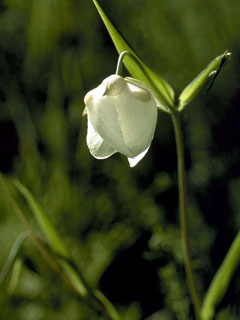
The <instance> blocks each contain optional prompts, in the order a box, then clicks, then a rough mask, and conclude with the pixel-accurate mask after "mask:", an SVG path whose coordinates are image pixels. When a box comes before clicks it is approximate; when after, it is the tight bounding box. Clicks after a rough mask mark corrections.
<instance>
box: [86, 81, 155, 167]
mask: <svg viewBox="0 0 240 320" xmlns="http://www.w3.org/2000/svg"><path fill="white" fill-rule="evenodd" d="M84 102H85V104H86V113H87V115H88V132H87V145H88V148H89V150H90V152H91V154H92V155H93V156H94V157H95V158H97V159H105V158H108V157H110V156H111V155H113V154H114V153H116V152H120V153H122V154H124V155H125V156H127V157H128V161H129V163H130V166H131V167H133V166H135V165H136V164H137V163H138V162H139V161H140V160H141V159H142V158H143V157H144V156H145V154H146V153H147V151H148V149H149V147H150V144H151V141H152V138H153V135H154V132H155V128H156V123H157V101H156V98H155V97H154V95H153V93H152V92H151V90H150V89H149V88H148V87H147V86H146V85H145V84H144V83H143V82H141V81H139V80H137V79H133V78H128V77H127V78H123V77H121V76H119V75H111V76H109V77H108V78H106V79H105V80H103V82H102V83H101V84H100V85H99V86H98V87H97V88H95V89H93V90H91V91H90V92H88V93H87V94H86V96H85V98H84Z"/></svg>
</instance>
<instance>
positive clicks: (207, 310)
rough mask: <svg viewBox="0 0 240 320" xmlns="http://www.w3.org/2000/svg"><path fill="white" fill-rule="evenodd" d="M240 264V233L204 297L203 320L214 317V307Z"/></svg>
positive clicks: (209, 319)
mask: <svg viewBox="0 0 240 320" xmlns="http://www.w3.org/2000/svg"><path fill="white" fill-rule="evenodd" d="M239 263H240V231H239V232H238V234H237V236H236V237H235V239H234V241H233V243H232V245H231V247H230V249H229V251H228V253H227V255H226V257H225V258H224V260H223V262H222V264H221V266H220V268H219V269H218V271H217V273H216V274H215V276H214V278H213V280H212V282H211V284H210V286H209V289H208V291H207V293H206V295H205V298H204V301H203V304H202V308H201V314H202V318H203V320H211V319H213V317H214V313H215V307H216V305H217V304H218V303H219V302H220V301H221V299H222V298H223V296H224V294H225V292H226V291H227V288H228V286H229V283H230V281H231V278H232V275H233V273H234V272H235V271H236V269H237V267H238V266H239Z"/></svg>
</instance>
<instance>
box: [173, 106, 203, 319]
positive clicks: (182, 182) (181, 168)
mask: <svg viewBox="0 0 240 320" xmlns="http://www.w3.org/2000/svg"><path fill="white" fill-rule="evenodd" d="M171 116H172V121H173V127H174V133H175V138H176V148H177V159H178V188H179V211H180V223H181V233H182V241H183V249H184V262H185V270H186V275H187V282H188V287H189V291H190V296H191V299H192V303H193V306H194V311H195V316H196V319H197V320H201V315H200V300H199V298H198V294H197V290H196V285H195V281H194V276H193V270H192V264H191V259H190V246H189V238H188V230H187V192H186V173H185V161H184V145H183V138H182V131H181V123H180V113H179V112H178V111H174V112H172V115H171Z"/></svg>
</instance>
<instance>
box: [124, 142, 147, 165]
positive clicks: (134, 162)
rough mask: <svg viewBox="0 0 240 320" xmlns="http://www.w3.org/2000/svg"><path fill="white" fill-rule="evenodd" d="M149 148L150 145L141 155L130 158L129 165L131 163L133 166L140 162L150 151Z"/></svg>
mask: <svg viewBox="0 0 240 320" xmlns="http://www.w3.org/2000/svg"><path fill="white" fill-rule="evenodd" d="M149 148H150V146H149V147H148V148H147V149H146V150H145V151H143V152H142V153H140V154H139V155H137V156H136V157H134V158H128V162H129V165H130V167H131V168H132V167H135V165H136V164H138V162H139V161H141V160H142V158H143V157H144V156H145V154H146V153H147V152H148V149H149Z"/></svg>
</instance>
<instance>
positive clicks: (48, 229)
mask: <svg viewBox="0 0 240 320" xmlns="http://www.w3.org/2000/svg"><path fill="white" fill-rule="evenodd" d="M15 186H16V187H17V189H18V190H19V192H20V193H21V194H22V195H23V196H24V198H25V199H26V200H27V202H28V205H29V207H30V208H31V210H32V212H33V214H34V216H35V218H36V220H37V222H38V224H39V226H40V228H41V230H42V231H43V233H44V234H45V236H46V237H47V239H48V242H49V244H50V246H51V248H52V249H53V251H54V252H55V253H56V254H59V255H62V256H63V257H65V258H67V257H68V253H67V250H66V249H65V247H64V245H63V244H62V241H61V240H60V237H59V235H58V234H57V231H56V230H55V228H54V227H53V225H52V224H51V222H50V220H49V219H48V218H47V215H46V214H45V212H44V211H43V209H42V208H41V207H40V205H39V204H38V203H37V201H36V200H35V199H34V197H33V195H32V194H31V192H30V191H29V190H28V189H27V188H26V187H25V186H24V185H23V184H21V183H20V182H19V181H15Z"/></svg>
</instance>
